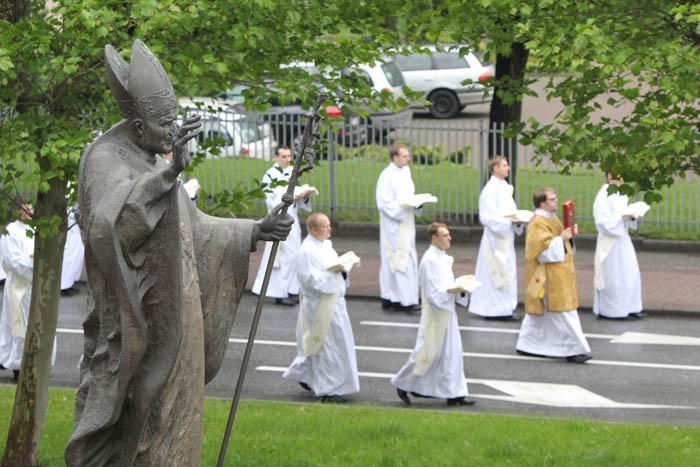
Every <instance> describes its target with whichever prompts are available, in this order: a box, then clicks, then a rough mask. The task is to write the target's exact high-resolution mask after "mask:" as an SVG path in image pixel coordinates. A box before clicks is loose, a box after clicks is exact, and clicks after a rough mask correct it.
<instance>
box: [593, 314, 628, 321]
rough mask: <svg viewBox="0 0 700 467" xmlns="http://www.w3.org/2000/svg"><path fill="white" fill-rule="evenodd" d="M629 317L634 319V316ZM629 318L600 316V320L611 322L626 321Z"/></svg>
mask: <svg viewBox="0 0 700 467" xmlns="http://www.w3.org/2000/svg"><path fill="white" fill-rule="evenodd" d="M629 317H632V315H629ZM627 318H628V316H616V317H615V316H605V315H598V319H607V320H609V321H625V320H626V319H627Z"/></svg>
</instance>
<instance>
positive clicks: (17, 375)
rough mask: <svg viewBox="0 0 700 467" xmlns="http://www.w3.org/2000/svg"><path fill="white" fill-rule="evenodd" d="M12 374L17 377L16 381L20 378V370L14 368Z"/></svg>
mask: <svg viewBox="0 0 700 467" xmlns="http://www.w3.org/2000/svg"><path fill="white" fill-rule="evenodd" d="M12 376H13V377H14V379H15V383H16V382H17V381H18V380H19V370H12Z"/></svg>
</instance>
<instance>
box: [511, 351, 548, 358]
mask: <svg viewBox="0 0 700 467" xmlns="http://www.w3.org/2000/svg"><path fill="white" fill-rule="evenodd" d="M515 353H517V354H518V355H523V356H525V357H539V358H546V357H545V356H544V355H537V354H536V353H530V352H525V351H524V350H518V349H515Z"/></svg>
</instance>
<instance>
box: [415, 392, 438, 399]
mask: <svg viewBox="0 0 700 467" xmlns="http://www.w3.org/2000/svg"><path fill="white" fill-rule="evenodd" d="M411 395H412V396H413V397H422V398H423V399H435V398H434V397H433V396H425V395H423V394H418V393H417V392H413V391H411Z"/></svg>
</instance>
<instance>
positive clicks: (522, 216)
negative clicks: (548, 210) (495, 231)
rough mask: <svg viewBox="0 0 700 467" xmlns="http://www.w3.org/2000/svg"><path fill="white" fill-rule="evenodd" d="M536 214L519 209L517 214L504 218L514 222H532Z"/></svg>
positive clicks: (513, 213)
mask: <svg viewBox="0 0 700 467" xmlns="http://www.w3.org/2000/svg"><path fill="white" fill-rule="evenodd" d="M534 215H535V213H534V212H532V211H528V210H527V209H518V210H517V211H515V212H511V213H510V214H506V215H505V216H504V217H506V218H507V219H510V220H512V221H513V222H524V223H527V222H530V221H531V220H532V216H534Z"/></svg>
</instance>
